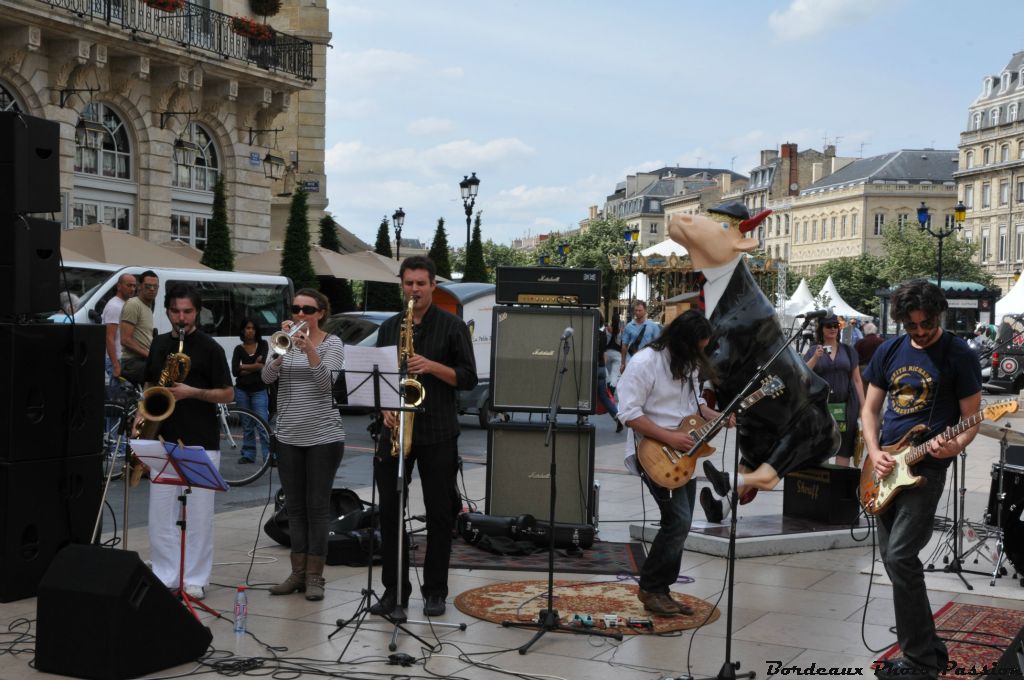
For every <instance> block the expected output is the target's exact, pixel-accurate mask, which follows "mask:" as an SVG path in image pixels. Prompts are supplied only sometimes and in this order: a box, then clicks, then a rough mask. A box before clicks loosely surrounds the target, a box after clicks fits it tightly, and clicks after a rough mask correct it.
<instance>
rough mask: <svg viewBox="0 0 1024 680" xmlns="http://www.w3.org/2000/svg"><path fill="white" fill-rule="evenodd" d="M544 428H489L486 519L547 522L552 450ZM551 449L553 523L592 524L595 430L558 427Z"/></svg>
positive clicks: (497, 425) (528, 425)
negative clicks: (525, 518) (527, 518)
mask: <svg viewBox="0 0 1024 680" xmlns="http://www.w3.org/2000/svg"><path fill="white" fill-rule="evenodd" d="M546 434H547V426H546V425H537V424H533V423H516V422H511V423H491V429H490V431H489V433H488V441H487V503H486V505H485V508H486V514H488V515H502V516H508V517H518V516H519V515H527V514H528V515H533V516H534V518H536V520H537V521H538V522H547V521H548V515H549V511H550V508H549V503H550V502H551V493H550V480H551V448H549V447H545V446H544V438H545V435H546ZM552 445H553V446H554V447H555V475H556V477H555V521H556V522H564V523H567V524H593V519H594V515H595V514H596V508H594V426H593V425H559V426H558V427H557V428H556V430H555V435H554V437H552Z"/></svg>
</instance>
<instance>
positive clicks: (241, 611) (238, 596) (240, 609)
mask: <svg viewBox="0 0 1024 680" xmlns="http://www.w3.org/2000/svg"><path fill="white" fill-rule="evenodd" d="M247 618H249V597H248V595H246V594H245V586H238V592H236V593H235V632H236V633H244V632H245V620H246V619H247Z"/></svg>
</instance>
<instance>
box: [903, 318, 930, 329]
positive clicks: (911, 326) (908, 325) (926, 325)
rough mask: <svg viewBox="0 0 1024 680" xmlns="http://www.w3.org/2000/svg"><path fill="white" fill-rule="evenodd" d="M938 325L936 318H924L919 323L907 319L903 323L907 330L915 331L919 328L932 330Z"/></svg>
mask: <svg viewBox="0 0 1024 680" xmlns="http://www.w3.org/2000/svg"><path fill="white" fill-rule="evenodd" d="M938 325H939V320H938V319H925V320H924V321H922V322H921V323H914V322H913V321H907V322H905V323H904V324H903V328H905V329H906V330H908V331H916V330H917V329H918V328H920V329H921V330H923V331H930V330H934V329H935V327H936V326H938Z"/></svg>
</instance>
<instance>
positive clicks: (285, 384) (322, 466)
mask: <svg viewBox="0 0 1024 680" xmlns="http://www.w3.org/2000/svg"><path fill="white" fill-rule="evenodd" d="M291 312H292V318H291V320H289V321H285V322H284V323H283V324H281V330H282V332H281V333H275V334H274V337H273V338H271V341H270V346H271V350H272V353H276V354H277V357H276V358H275V359H273V360H272V361H268V362H267V363H266V364H265V365H264V366H263V382H265V383H267V384H268V385H269V384H273V383H275V382H276V383H277V386H278V387H277V429H276V431H275V437H276V438H277V471H278V473H279V474H280V475H281V484H282V486H283V487H284V497H285V510H286V511H287V513H288V532H289V534H290V537H291V554H290V555H289V558H290V560H291V573H290V574H289V575H288V577H287V578H285V580H284V581H282V582H281V583H279V584H278V585H276V586H273V587H272V588H271V589H270V594H271V595H289V594H291V593H295V592H305V594H306V599H307V600H322V599H324V578H323V574H324V561H325V560H326V559H327V532H328V527H329V525H330V521H331V519H332V518H331V513H330V500H331V488H332V487H333V486H334V475H335V474H336V473H337V471H338V465H340V464H341V457H342V455H343V454H344V452H345V428H344V427H343V426H342V422H341V414H340V413H339V412H338V410H337V409H336V408H334V405H333V404H334V401H333V398H332V393H331V392H332V388H333V386H334V378H335V377H336V376H337V375H338V371H340V370H341V369H342V368H343V365H344V362H345V349H344V345H342V343H341V340H340V339H339V338H338V336H336V335H330V334H328V333H325V332H324V330H323V328H322V325H323V323H324V320H325V319H326V318H327V317H328V316H330V313H331V303H330V302H329V301H328V299H327V297H326V296H325V295H324V294H323V293H321V292H320V291H316V290H313V289H311V288H303V289H301V290H299V291H298V292H297V293H296V294H295V297H294V298H293V299H292V306H291Z"/></svg>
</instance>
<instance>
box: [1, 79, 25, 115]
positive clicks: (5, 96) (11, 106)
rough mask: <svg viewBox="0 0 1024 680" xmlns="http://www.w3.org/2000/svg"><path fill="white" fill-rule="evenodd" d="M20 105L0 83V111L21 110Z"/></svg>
mask: <svg viewBox="0 0 1024 680" xmlns="http://www.w3.org/2000/svg"><path fill="white" fill-rule="evenodd" d="M21 110H23V109H22V108H21V105H20V104H18V100H17V99H15V98H14V94H13V93H12V92H11V91H10V90H8V89H7V88H6V87H4V84H3V83H0V111H21Z"/></svg>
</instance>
